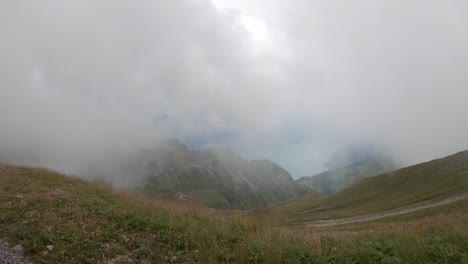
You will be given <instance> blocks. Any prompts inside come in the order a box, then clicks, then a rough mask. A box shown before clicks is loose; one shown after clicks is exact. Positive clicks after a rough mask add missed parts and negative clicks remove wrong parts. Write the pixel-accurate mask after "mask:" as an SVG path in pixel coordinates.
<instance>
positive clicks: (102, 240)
mask: <svg viewBox="0 0 468 264" xmlns="http://www.w3.org/2000/svg"><path fill="white" fill-rule="evenodd" d="M467 209H468V206H467V203H466V202H464V203H460V202H459V203H457V204H452V205H450V206H445V207H443V208H437V210H430V211H428V212H425V213H424V215H422V216H421V214H419V213H418V214H417V215H415V214H414V213H413V214H412V215H406V216H405V218H402V217H399V218H398V219H393V220H388V219H386V220H385V221H379V222H373V223H360V224H359V225H353V226H340V227H339V228H336V227H333V228H309V227H304V226H298V227H288V226H279V225H278V222H275V221H274V219H273V218H272V217H271V215H270V214H269V213H268V210H260V211H259V210H257V211H253V212H252V213H247V212H239V211H226V210H214V209H209V208H206V207H200V206H193V205H191V204H190V203H189V202H188V201H180V200H171V199H167V197H159V198H155V197H149V196H146V195H142V194H139V193H132V192H122V191H115V190H113V189H111V188H109V187H106V186H103V185H100V184H96V183H90V182H86V181H82V180H80V179H77V178H73V177H65V176H63V175H60V174H58V173H55V172H51V171H49V170H45V169H34V168H24V167H15V166H2V165H0V241H1V240H3V241H8V243H9V245H10V246H11V248H18V247H19V248H23V253H24V254H25V257H27V260H28V261H29V262H31V263H273V264H274V263H330V262H336V263H466V260H468V228H467V223H468V213H467ZM0 259H1V258H0ZM0 262H1V261H0Z"/></svg>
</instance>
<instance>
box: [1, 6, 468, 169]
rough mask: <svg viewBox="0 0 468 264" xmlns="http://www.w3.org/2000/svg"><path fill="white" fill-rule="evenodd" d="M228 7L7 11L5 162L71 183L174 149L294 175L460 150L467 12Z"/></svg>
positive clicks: (466, 143) (467, 126)
mask: <svg viewBox="0 0 468 264" xmlns="http://www.w3.org/2000/svg"><path fill="white" fill-rule="evenodd" d="M216 2H217V1H215V3H216ZM227 2H229V1H227ZM228 4H229V3H228ZM228 4H226V3H225V6H228V7H229V8H224V9H223V8H220V7H219V3H218V4H217V5H215V4H213V3H212V2H211V1H208V0H206V1H204V0H174V1H145V0H140V1H124V0H117V1H110V0H108V1H104V0H103V1H91V0H84V1H71V0H70V1H58V0H55V1H53V0H45V1H14V0H6V1H2V2H1V3H0V43H1V45H0V160H3V161H7V162H13V163H21V164H28V165H34V166H36V165H39V166H47V167H53V168H56V169H59V170H63V171H66V172H71V173H77V174H80V173H81V172H82V169H83V168H86V167H87V165H88V164H89V163H92V162H95V161H96V160H108V159H112V158H113V157H114V156H118V155H119V153H128V152H132V151H136V150H138V149H141V148H145V147H151V146H152V145H154V144H155V142H157V141H158V140H160V139H163V138H166V137H178V138H180V139H181V140H182V141H183V142H186V143H188V144H189V145H191V146H193V147H206V146H210V145H225V146H228V147H231V148H233V149H234V150H235V151H236V152H237V153H240V154H242V155H245V156H247V157H252V158H270V159H272V160H274V161H276V162H278V163H279V164H281V165H282V166H284V167H285V168H286V169H287V170H289V171H290V172H292V174H293V176H295V177H298V176H303V175H310V174H313V173H315V172H318V171H320V170H323V169H324V168H323V167H322V163H323V162H324V161H326V160H328V158H329V156H330V155H331V153H332V152H333V151H334V150H335V149H337V148H340V147H341V146H342V145H345V144H349V143H352V142H354V141H361V140H368V141H373V142H377V143H379V144H384V145H386V146H387V147H388V148H389V149H390V150H391V151H392V153H393V154H394V156H395V157H396V159H397V160H399V161H400V162H402V163H404V164H411V163H415V162H420V161H424V160H427V159H431V158H436V157H439V156H442V155H446V154H451V153H452V152H456V151H459V150H463V149H466V148H468V137H466V135H467V134H468V122H466V120H467V117H468V104H467V103H466V98H468V89H467V84H468V51H467V50H466V47H467V46H468V19H467V16H466V14H467V13H468V5H467V4H465V3H464V1H455V0H453V1H444V2H437V3H428V2H427V1H422V0H411V1H364V0H360V1H353V2H352V3H351V2H349V1H338V0H335V1H299V0H293V1H262V0H260V1H255V2H252V1H234V4H232V3H231V5H228ZM249 16H252V17H255V18H256V20H254V21H259V20H261V21H263V23H264V24H265V25H266V26H268V30H269V31H268V32H267V33H264V36H262V42H260V44H259V42H258V39H259V38H258V37H257V38H255V35H253V33H255V31H252V30H249V28H248V26H246V24H245V23H246V22H245V21H249V19H246V17H247V18H248V17H249ZM263 30H264V31H265V30H266V29H263ZM262 45H263V46H262Z"/></svg>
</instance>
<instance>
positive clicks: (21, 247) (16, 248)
mask: <svg viewBox="0 0 468 264" xmlns="http://www.w3.org/2000/svg"><path fill="white" fill-rule="evenodd" d="M13 250H14V251H16V252H21V251H23V246H22V245H20V244H18V245H16V246H15V247H13Z"/></svg>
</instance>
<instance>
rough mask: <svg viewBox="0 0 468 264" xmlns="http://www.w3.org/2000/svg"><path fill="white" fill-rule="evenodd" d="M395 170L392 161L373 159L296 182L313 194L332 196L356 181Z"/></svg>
mask: <svg viewBox="0 0 468 264" xmlns="http://www.w3.org/2000/svg"><path fill="white" fill-rule="evenodd" d="M394 168H395V165H394V164H393V162H392V161H390V160H386V159H379V158H373V159H369V160H365V161H361V162H357V163H353V164H351V165H347V166H345V167H343V168H337V169H330V170H327V171H325V172H322V173H320V174H317V175H315V176H310V177H302V178H300V179H297V180H296V181H295V182H296V183H297V184H299V185H302V186H304V187H306V188H308V189H309V190H311V191H312V192H321V193H323V194H326V195H331V194H334V193H336V192H338V191H341V190H342V189H344V188H345V187H346V186H348V185H349V184H351V183H353V182H354V181H356V180H359V179H361V178H365V177H369V176H375V175H378V174H381V173H385V172H388V171H392V170H393V169H394Z"/></svg>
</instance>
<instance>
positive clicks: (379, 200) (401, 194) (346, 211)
mask: <svg viewBox="0 0 468 264" xmlns="http://www.w3.org/2000/svg"><path fill="white" fill-rule="evenodd" d="M467 191H468V151H464V152H460V153H458V154H455V155H452V156H449V157H446V158H443V159H437V160H433V161H430V162H427V163H422V164H418V165H415V166H411V167H408V168H404V169H400V170H397V171H394V172H391V173H385V174H381V175H378V176H374V177H368V178H364V179H362V180H360V181H358V182H356V183H354V184H352V185H351V186H349V187H348V188H346V189H344V190H343V191H341V192H338V193H336V194H334V195H332V196H329V197H324V196H317V195H315V194H309V195H307V196H305V197H301V198H300V199H295V200H291V201H288V202H284V203H281V204H278V205H275V206H274V207H273V212H274V214H275V215H279V216H287V217H288V218H289V220H290V221H291V222H296V223H298V222H307V221H313V220H322V219H336V218H345V217H351V216H356V215H363V214H369V213H375V212H380V211H384V210H389V209H394V208H398V207H402V206H407V205H411V204H414V203H418V202H424V201H428V200H431V199H440V198H444V197H448V196H450V195H454V194H457V193H461V192H467Z"/></svg>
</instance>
